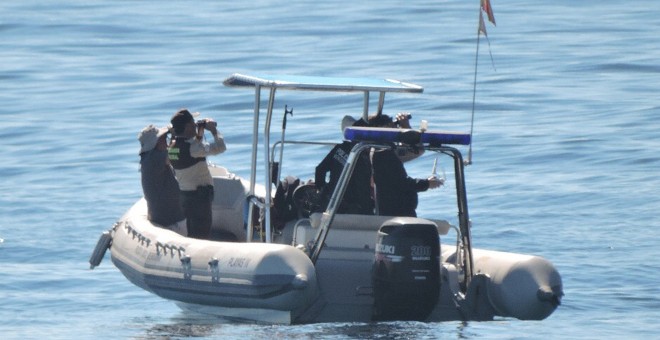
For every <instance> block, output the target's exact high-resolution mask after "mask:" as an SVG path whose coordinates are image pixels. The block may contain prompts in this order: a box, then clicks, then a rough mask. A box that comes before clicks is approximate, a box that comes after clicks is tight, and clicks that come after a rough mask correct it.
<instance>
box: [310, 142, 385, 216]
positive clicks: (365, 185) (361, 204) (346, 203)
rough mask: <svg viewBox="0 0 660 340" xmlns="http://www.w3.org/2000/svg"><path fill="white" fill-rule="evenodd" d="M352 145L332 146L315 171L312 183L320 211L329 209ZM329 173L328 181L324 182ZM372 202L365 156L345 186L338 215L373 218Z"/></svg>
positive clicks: (368, 168)
mask: <svg viewBox="0 0 660 340" xmlns="http://www.w3.org/2000/svg"><path fill="white" fill-rule="evenodd" d="M354 145H355V143H353V142H348V141H345V142H343V143H341V144H337V145H335V147H334V148H332V150H330V152H329V153H328V154H327V155H326V156H325V158H324V159H323V160H322V161H321V163H319V165H318V166H317V167H316V172H315V176H314V183H315V185H316V187H317V189H319V190H321V197H322V208H323V210H325V208H326V207H327V205H328V202H329V200H330V197H331V196H332V193H333V192H334V190H335V187H336V186H337V182H338V181H339V177H340V176H341V172H342V170H343V169H344V165H346V161H347V160H348V155H349V154H350V152H351V149H352V148H353V146H354ZM328 172H329V173H330V178H329V180H328V181H326V177H327V174H328ZM373 208H374V204H373V200H372V199H371V166H370V164H369V159H368V156H367V154H366V153H363V154H362V155H360V157H359V158H358V160H357V164H356V165H355V169H354V170H353V175H352V176H351V179H350V180H349V182H348V187H347V188H346V191H345V192H344V197H343V200H342V202H341V204H340V205H339V209H338V210H337V212H339V213H345V214H373Z"/></svg>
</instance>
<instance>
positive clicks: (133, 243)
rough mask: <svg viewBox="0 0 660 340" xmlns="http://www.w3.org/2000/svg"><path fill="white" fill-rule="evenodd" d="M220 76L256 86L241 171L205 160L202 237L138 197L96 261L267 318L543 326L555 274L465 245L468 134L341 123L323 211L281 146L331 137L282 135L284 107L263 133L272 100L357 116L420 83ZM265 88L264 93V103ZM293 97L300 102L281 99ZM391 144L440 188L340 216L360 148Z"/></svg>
mask: <svg viewBox="0 0 660 340" xmlns="http://www.w3.org/2000/svg"><path fill="white" fill-rule="evenodd" d="M224 84H225V85H226V86H229V87H237V88H247V89H250V90H252V91H253V92H254V119H253V139H252V155H251V164H250V178H249V179H244V178H241V177H240V176H237V175H236V174H234V173H232V172H231V171H230V170H228V168H225V167H219V166H215V165H212V164H209V169H210V171H211V173H212V175H213V179H214V190H215V191H216V193H217V194H216V195H215V198H214V201H213V229H212V234H213V235H212V237H211V239H209V240H200V239H193V238H188V237H186V236H184V235H179V234H177V233H175V232H173V231H170V230H167V229H165V228H162V227H161V226H159V225H156V224H154V223H152V222H150V221H149V220H148V219H147V208H146V202H145V201H144V199H141V200H139V201H138V202H136V203H135V204H134V205H133V206H132V207H130V208H129V209H128V211H127V212H126V213H125V214H124V215H123V216H122V217H121V218H120V219H119V220H118V222H116V223H115V224H114V225H113V226H112V227H111V228H110V229H109V230H108V231H106V232H104V233H103V234H102V235H101V237H100V239H99V241H98V244H97V246H96V248H95V249H94V251H93V253H92V256H91V258H90V265H91V267H92V268H94V267H96V266H98V265H99V264H100V263H101V261H102V259H103V257H104V254H105V253H106V251H107V250H108V249H109V250H110V254H111V259H112V262H113V263H114V265H115V266H116V267H117V268H118V269H119V270H120V271H121V273H122V274H123V275H124V276H125V277H126V278H127V279H128V280H129V281H130V282H132V283H133V284H135V285H136V286H138V287H140V288H142V289H145V290H146V291H149V292H151V293H153V294H155V295H158V296H160V297H162V298H165V299H168V300H172V301H174V302H175V303H176V304H177V305H178V306H180V307H181V308H183V309H187V310H193V311H197V312H200V313H208V314H213V315H218V316H221V317H224V318H229V319H235V320H246V321H258V322H268V323H283V324H291V323H296V324H298V323H315V322H370V321H391V320H417V321H426V322H433V321H448V320H493V319H494V318H497V317H505V318H506V317H512V318H517V319H522V320H541V319H544V318H546V317H548V316H549V315H550V314H552V313H553V311H554V310H555V309H556V308H557V307H558V306H559V304H560V302H561V298H562V296H563V291H562V281H561V277H560V275H559V273H558V271H557V270H556V268H555V267H554V266H553V264H552V263H551V262H549V261H548V260H546V259H544V258H542V257H539V256H534V255H526V254H516V253H510V252H502V251H494V250H485V249H475V248H473V247H472V236H471V233H470V227H471V221H470V216H469V213H468V198H467V193H466V188H465V173H464V166H465V165H466V162H465V161H464V160H463V156H462V153H461V151H460V150H459V148H460V147H465V146H467V145H469V144H470V143H471V140H470V137H471V136H470V134H468V133H462V132H450V131H430V130H426V129H425V128H422V129H419V130H416V129H398V128H369V127H347V128H345V129H343V135H342V137H343V139H344V140H349V141H352V142H354V147H353V148H352V150H351V152H350V154H349V155H348V157H347V160H346V164H345V166H344V168H343V171H342V173H341V176H340V178H339V181H338V183H337V186H336V189H335V190H334V192H333V193H332V194H331V196H330V198H329V202H327V204H326V205H324V206H323V208H321V209H319V201H318V192H317V191H316V189H315V186H314V184H313V183H310V181H305V179H304V178H303V179H300V178H297V180H296V181H295V182H287V181H286V180H285V179H289V178H291V176H292V175H295V174H296V172H297V173H300V174H301V175H304V174H309V173H313V169H306V170H304V171H303V169H301V168H300V167H301V166H300V165H299V164H295V162H291V161H289V160H288V159H287V157H285V155H286V154H295V155H297V156H298V157H300V155H301V154H303V155H304V154H308V155H309V158H318V160H319V161H320V160H321V159H322V156H318V150H319V148H320V149H322V148H328V150H329V148H330V147H331V146H332V145H334V144H337V143H339V142H341V141H340V140H339V139H340V138H332V135H330V137H329V140H328V141H305V140H293V139H288V138H285V126H286V120H287V113H290V112H288V111H287V108H286V107H285V108H284V109H285V110H284V115H283V117H282V123H283V124H282V126H283V128H282V131H281V135H280V136H278V137H279V139H277V140H275V141H271V135H275V134H274V133H272V132H271V123H272V122H273V121H274V120H275V119H274V115H273V111H274V106H275V97H276V94H278V93H279V92H285V91H287V93H290V92H288V90H295V91H313V92H315V93H317V94H318V92H319V91H320V92H339V93H342V94H347V95H350V94H358V95H360V94H361V95H362V100H359V98H358V101H357V102H361V103H362V110H361V111H362V117H363V118H365V119H366V118H367V116H368V113H369V112H371V111H370V104H371V101H372V99H371V97H370V96H371V95H375V94H377V95H378V96H377V98H378V99H377V108H376V109H375V110H374V111H375V112H382V111H383V106H384V102H385V100H384V99H385V94H387V93H394V94H396V93H407V94H418V93H422V92H423V88H422V87H421V86H418V85H415V84H410V83H405V82H401V81H396V80H391V79H364V78H331V77H330V78H329V77H302V76H251V75H243V74H233V75H231V76H230V77H228V78H227V79H226V80H225V81H224ZM263 91H268V97H267V99H266V100H264V102H265V103H266V107H265V108H262V104H263V103H262V99H261V95H262V92H263ZM335 94H336V93H335ZM340 98H342V99H343V96H342V97H340ZM292 99H293V100H295V99H296V96H295V95H294V96H292V97H287V100H292ZM346 102H348V100H346ZM342 104H345V102H344V103H342ZM306 106H310V107H306ZM311 106H313V105H310V104H309V101H307V100H301V101H300V103H296V108H297V112H303V113H298V114H297V115H298V116H304V115H307V114H309V115H313V114H315V113H316V112H318V110H319V109H318V107H316V106H314V107H311ZM324 114H327V112H324ZM338 121H339V118H338ZM290 123H291V122H290ZM260 130H261V131H260ZM328 131H336V129H330V127H328ZM338 136H339V135H338V134H337V137H338ZM275 138H277V137H275ZM285 145H286V148H285V147H284V146H285ZM305 148H312V150H313V151H304V150H305ZM389 148H393V149H396V150H397V154H400V153H402V152H415V153H417V154H421V155H422V156H421V157H419V158H418V159H416V160H414V162H418V161H421V160H422V159H426V160H431V159H434V161H433V163H434V166H433V168H434V170H433V173H434V174H436V173H437V170H436V168H437V164H440V166H441V168H442V172H443V174H442V176H443V181H444V183H445V188H443V189H441V190H442V192H439V193H438V194H431V193H424V195H422V194H420V202H422V204H421V205H423V206H424V207H425V208H424V209H423V211H424V213H422V214H419V215H421V216H418V217H404V216H382V215H379V214H377V212H375V213H374V214H367V215H362V214H361V215H358V214H342V213H338V212H337V211H338V210H339V209H338V207H339V205H340V204H341V202H342V200H343V199H344V193H345V192H346V189H347V187H348V184H349V180H350V179H351V176H352V175H353V172H354V170H355V168H356V163H357V160H358V159H359V157H360V155H362V154H364V153H369V152H373V151H374V150H385V149H389ZM285 150H286V153H285V152H284V151H285ZM305 152H306V153H305ZM259 157H261V161H258V159H259ZM306 157H307V156H306ZM289 163H291V164H289ZM443 164H444V165H443ZM445 165H446V166H447V168H446V169H447V171H445V167H444V166H445ZM284 173H287V174H288V175H289V177H287V178H284V176H282V174H284ZM258 177H259V178H260V179H261V182H258ZM286 183H288V184H289V185H288V186H283V184H286ZM275 184H279V185H275ZM283 191H287V192H286V193H287V194H286V195H281V193H282V192H283ZM282 197H287V198H288V199H290V201H289V206H290V207H291V210H292V211H291V212H292V214H290V216H289V217H288V218H286V219H282V218H276V217H275V216H277V215H276V214H275V213H276V211H275V210H276V207H277V206H278V205H280V206H281V202H278V199H281V198H282ZM436 201H437V202H436Z"/></svg>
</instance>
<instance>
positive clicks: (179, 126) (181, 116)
mask: <svg viewBox="0 0 660 340" xmlns="http://www.w3.org/2000/svg"><path fill="white" fill-rule="evenodd" d="M194 121H195V118H193V114H192V113H190V111H188V110H187V109H181V110H179V111H177V112H176V113H175V114H174V116H172V119H171V120H170V123H172V127H173V128H174V132H175V133H177V134H180V133H183V131H184V130H185V129H186V124H188V123H189V122H194Z"/></svg>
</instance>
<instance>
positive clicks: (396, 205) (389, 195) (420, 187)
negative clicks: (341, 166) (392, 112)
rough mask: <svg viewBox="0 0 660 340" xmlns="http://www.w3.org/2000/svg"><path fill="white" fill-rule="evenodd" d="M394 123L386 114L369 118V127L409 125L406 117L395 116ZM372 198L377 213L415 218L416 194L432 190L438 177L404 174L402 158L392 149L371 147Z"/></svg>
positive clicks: (439, 183) (440, 181)
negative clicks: (374, 148)
mask: <svg viewBox="0 0 660 340" xmlns="http://www.w3.org/2000/svg"><path fill="white" fill-rule="evenodd" d="M397 120H398V124H397V122H396V121H393V120H392V119H391V118H390V117H389V116H387V115H384V114H377V115H374V116H371V117H369V122H368V124H369V126H371V127H391V128H392V127H396V126H397V125H398V126H399V127H402V128H406V127H408V128H409V127H410V122H409V121H408V120H409V118H408V117H405V116H404V115H402V114H399V115H397ZM370 158H371V165H372V169H373V183H374V197H375V201H376V206H377V212H378V214H379V215H384V216H410V217H417V213H416V211H415V210H416V209H417V204H418V197H417V193H418V192H420V191H426V190H428V189H435V188H438V187H440V185H442V180H441V179H438V178H437V177H435V176H430V177H429V178H427V179H419V178H412V177H410V176H408V173H407V172H406V169H405V167H404V166H403V162H402V160H401V159H400V158H399V157H398V156H397V154H396V153H395V151H394V149H393V148H388V149H385V150H375V151H374V152H373V153H372V155H371V157H370Z"/></svg>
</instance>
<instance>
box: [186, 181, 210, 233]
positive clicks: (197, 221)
mask: <svg viewBox="0 0 660 340" xmlns="http://www.w3.org/2000/svg"><path fill="white" fill-rule="evenodd" d="M212 202H213V186H212V185H209V186H201V187H198V188H197V190H194V191H181V207H182V208H183V214H184V215H185V216H186V226H187V227H188V237H192V238H198V239H204V240H208V239H209V237H210V236H211V223H212V222H213V215H212V213H211V203H212Z"/></svg>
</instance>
